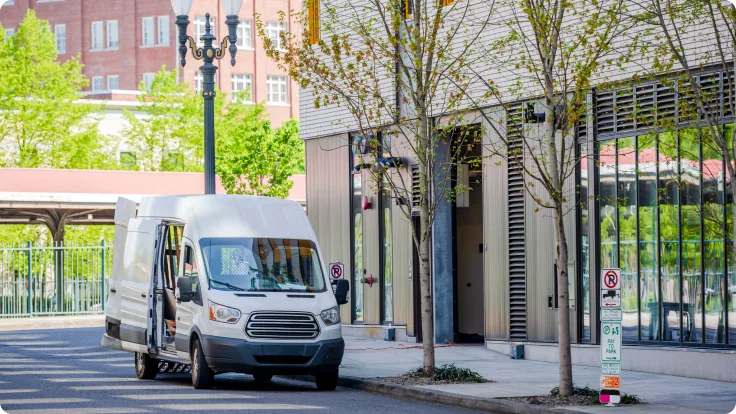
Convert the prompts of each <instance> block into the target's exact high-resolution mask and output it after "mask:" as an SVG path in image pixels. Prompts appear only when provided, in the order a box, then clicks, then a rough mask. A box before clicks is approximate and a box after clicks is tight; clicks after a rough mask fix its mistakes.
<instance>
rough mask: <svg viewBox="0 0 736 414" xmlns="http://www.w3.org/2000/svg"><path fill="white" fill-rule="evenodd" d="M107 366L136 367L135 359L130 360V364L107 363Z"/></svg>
mask: <svg viewBox="0 0 736 414" xmlns="http://www.w3.org/2000/svg"><path fill="white" fill-rule="evenodd" d="M105 366H107V367H115V368H135V364H134V363H133V361H130V363H128V364H105Z"/></svg>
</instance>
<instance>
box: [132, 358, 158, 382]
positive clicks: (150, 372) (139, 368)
mask: <svg viewBox="0 0 736 414" xmlns="http://www.w3.org/2000/svg"><path fill="white" fill-rule="evenodd" d="M157 374H158V361H157V360H155V359H153V358H151V356H150V355H148V354H145V353H143V352H136V353H135V376H136V377H138V379H143V380H152V379H155V378H156V375H157Z"/></svg>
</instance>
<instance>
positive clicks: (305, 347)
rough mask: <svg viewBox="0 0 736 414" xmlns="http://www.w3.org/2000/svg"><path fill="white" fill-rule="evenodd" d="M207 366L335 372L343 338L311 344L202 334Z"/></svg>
mask: <svg viewBox="0 0 736 414" xmlns="http://www.w3.org/2000/svg"><path fill="white" fill-rule="evenodd" d="M202 347H203V348H204V356H205V359H206V360H207V365H209V366H210V368H211V369H212V370H214V371H215V372H241V373H244V374H255V373H268V374H276V375H303V374H319V373H322V372H334V371H337V369H338V368H339V367H340V363H341V362H342V356H343V353H344V352H345V341H344V340H343V339H342V338H339V339H330V340H326V341H320V342H315V343H310V344H294V343H286V342H278V343H262V342H248V341H246V340H244V339H235V338H224V337H219V336H206V335H202Z"/></svg>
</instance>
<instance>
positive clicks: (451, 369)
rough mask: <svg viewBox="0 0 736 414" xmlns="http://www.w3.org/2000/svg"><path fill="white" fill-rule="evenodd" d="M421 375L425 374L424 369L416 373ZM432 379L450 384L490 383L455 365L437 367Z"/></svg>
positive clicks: (475, 373) (417, 370) (474, 373)
mask: <svg viewBox="0 0 736 414" xmlns="http://www.w3.org/2000/svg"><path fill="white" fill-rule="evenodd" d="M415 372H416V373H417V374H419V375H423V374H424V367H419V368H417V369H416V371H415ZM432 379H433V380H435V381H448V382H465V383H468V382H471V383H472V382H475V383H482V382H488V380H486V379H485V378H483V376H481V375H480V374H478V373H477V372H475V371H473V370H471V369H469V368H460V367H457V366H455V364H445V365H442V366H440V367H437V368H436V369H435V371H434V375H433V376H432Z"/></svg>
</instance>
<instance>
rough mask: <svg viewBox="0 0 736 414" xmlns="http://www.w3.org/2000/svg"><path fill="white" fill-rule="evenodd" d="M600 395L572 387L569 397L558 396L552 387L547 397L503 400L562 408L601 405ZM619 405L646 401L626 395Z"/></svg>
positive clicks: (585, 389)
mask: <svg viewBox="0 0 736 414" xmlns="http://www.w3.org/2000/svg"><path fill="white" fill-rule="evenodd" d="M599 397H600V393H599V391H598V390H597V389H595V388H590V387H575V386H573V387H572V395H571V396H569V397H562V396H560V388H559V387H554V388H552V390H551V391H550V392H549V395H544V396H539V397H510V398H504V399H505V400H511V401H519V402H523V403H527V404H531V405H541V406H545V407H564V406H571V405H582V406H586V405H601V402H600V400H599ZM620 404H621V405H628V404H646V401H644V400H642V399H641V398H639V397H638V396H636V395H629V394H626V393H622V394H621V403H620Z"/></svg>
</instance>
